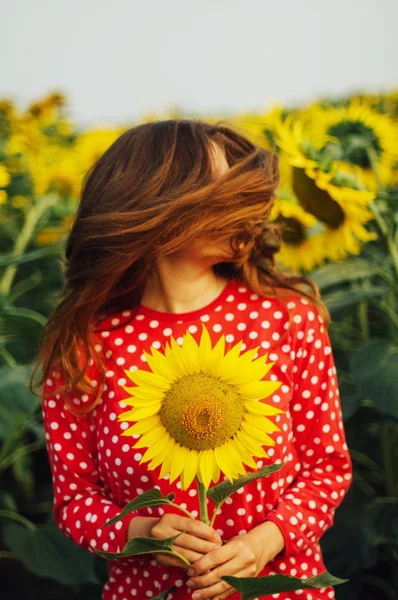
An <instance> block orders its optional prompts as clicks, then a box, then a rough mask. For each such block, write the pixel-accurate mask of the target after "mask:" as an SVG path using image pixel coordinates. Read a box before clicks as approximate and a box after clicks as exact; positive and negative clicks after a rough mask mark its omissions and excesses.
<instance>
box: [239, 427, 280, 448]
mask: <svg viewBox="0 0 398 600" xmlns="http://www.w3.org/2000/svg"><path fill="white" fill-rule="evenodd" d="M240 426H241V428H242V429H243V430H244V431H246V433H248V434H250V435H252V436H254V437H255V438H257V439H258V440H260V441H261V443H262V444H267V446H275V442H274V440H273V439H272V438H271V437H270V436H269V435H267V434H266V433H265V431H263V430H262V429H259V427H256V426H255V425H252V424H251V423H248V422H247V421H242V423H241V424H240Z"/></svg>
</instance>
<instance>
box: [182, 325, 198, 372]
mask: <svg viewBox="0 0 398 600" xmlns="http://www.w3.org/2000/svg"><path fill="white" fill-rule="evenodd" d="M182 348H183V351H184V354H185V355H186V357H187V359H188V361H189V369H190V372H191V373H198V372H199V371H200V362H199V347H198V344H197V343H196V341H195V339H194V337H193V336H192V335H191V334H190V332H189V331H187V332H186V334H185V336H184V339H183V342H182Z"/></svg>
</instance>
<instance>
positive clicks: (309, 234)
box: [270, 197, 326, 271]
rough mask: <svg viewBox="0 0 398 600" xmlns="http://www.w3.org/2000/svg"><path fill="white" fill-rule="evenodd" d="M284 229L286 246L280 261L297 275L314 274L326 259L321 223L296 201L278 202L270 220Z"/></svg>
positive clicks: (280, 252)
mask: <svg viewBox="0 0 398 600" xmlns="http://www.w3.org/2000/svg"><path fill="white" fill-rule="evenodd" d="M270 220H271V221H275V222H276V223H277V224H279V225H280V227H281V232H282V239H283V243H282V246H281V249H280V251H279V258H280V260H281V262H282V263H283V264H285V265H286V266H288V267H290V268H291V269H293V270H294V271H299V270H301V269H304V270H306V271H311V270H312V269H313V268H314V267H316V266H318V265H321V264H322V263H323V262H324V260H325V257H326V254H325V244H324V234H323V228H322V230H320V224H319V221H317V219H316V218H315V217H314V216H313V215H312V214H310V213H308V212H306V211H305V210H304V209H303V208H302V207H301V206H300V205H299V204H297V203H295V202H294V200H293V201H292V200H286V199H281V198H280V197H278V198H277V200H276V201H275V203H274V205H273V207H272V211H271V216H270Z"/></svg>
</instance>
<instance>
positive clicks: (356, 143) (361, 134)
mask: <svg viewBox="0 0 398 600" xmlns="http://www.w3.org/2000/svg"><path fill="white" fill-rule="evenodd" d="M328 133H329V135H333V136H334V137H337V138H338V140H339V142H340V145H341V149H342V152H343V160H348V161H350V162H351V163H353V164H354V165H358V166H360V167H362V168H364V169H370V168H371V163H370V160H369V155H368V152H367V150H366V148H367V147H368V146H372V147H373V150H374V151H375V152H376V154H377V156H380V154H382V152H383V148H382V147H381V145H380V142H379V138H378V137H377V135H376V134H375V132H374V131H373V129H372V128H371V127H369V126H368V125H365V123H363V122H362V121H359V120H358V121H349V120H344V121H340V122H339V123H335V124H334V125H332V126H331V127H329V129H328Z"/></svg>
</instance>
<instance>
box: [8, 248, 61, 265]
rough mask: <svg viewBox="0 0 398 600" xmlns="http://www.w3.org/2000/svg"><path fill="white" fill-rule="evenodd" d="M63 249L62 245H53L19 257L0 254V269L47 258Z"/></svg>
mask: <svg viewBox="0 0 398 600" xmlns="http://www.w3.org/2000/svg"><path fill="white" fill-rule="evenodd" d="M62 248H63V244H59V243H55V244H51V245H50V246H46V247H45V248H39V249H38V250H32V251H31V252H25V253H24V254H20V255H19V256H13V255H12V254H0V267H6V266H8V265H22V264H25V263H27V262H32V261H34V260H38V259H40V258H47V257H49V256H52V255H54V254H58V253H59V252H60V251H61V250H62Z"/></svg>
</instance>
